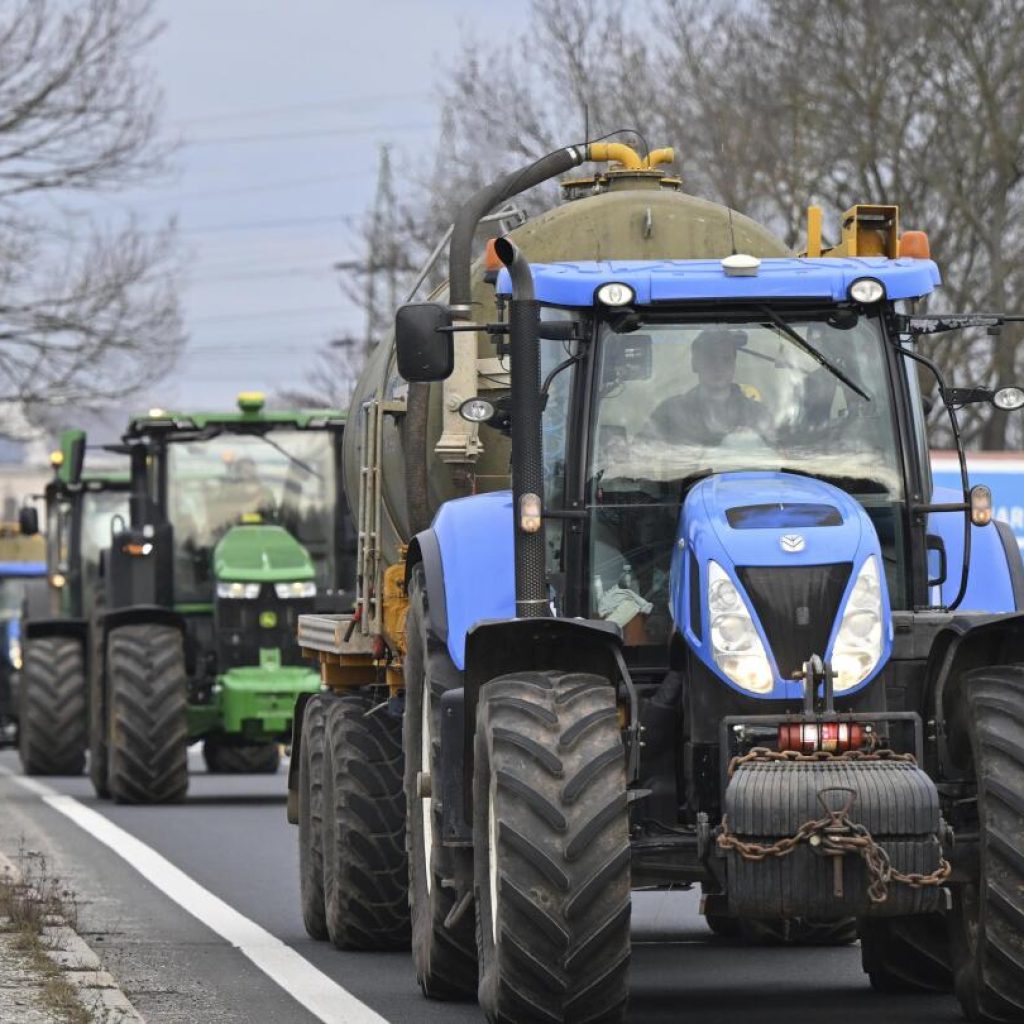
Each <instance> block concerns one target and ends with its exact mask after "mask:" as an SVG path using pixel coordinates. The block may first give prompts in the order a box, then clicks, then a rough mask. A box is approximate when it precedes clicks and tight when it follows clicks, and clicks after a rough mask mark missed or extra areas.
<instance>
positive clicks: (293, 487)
mask: <svg viewBox="0 0 1024 1024" xmlns="http://www.w3.org/2000/svg"><path fill="white" fill-rule="evenodd" d="M335 490H336V485H335V473H334V434H333V433H332V432H330V431H309V430H289V429H283V430H274V431H271V432H270V433H269V434H268V435H267V437H266V438H263V437H260V436H258V435H255V434H253V435H238V434H223V435H220V436H218V437H214V438H211V439H210V440H205V441H192V442H181V443H176V444H171V445H169V446H168V455H167V499H168V500H167V509H168V516H169V518H170V521H171V524H172V525H173V527H174V536H175V544H174V549H175V558H176V562H175V576H174V579H175V600H176V601H178V602H188V601H209V600H210V597H211V592H212V586H213V577H212V554H213V548H214V546H215V545H216V543H217V541H218V540H220V538H221V537H223V536H224V534H225V533H227V531H228V530H229V529H230V528H231V527H232V526H234V525H236V524H238V523H242V522H263V523H274V524H277V525H280V526H283V527H284V528H285V529H287V530H288V531H289V532H290V533H291V534H292V536H294V537H295V538H296V539H297V540H298V541H299V543H301V544H302V545H303V546H304V547H305V548H306V550H307V551H308V552H309V555H310V557H311V558H312V559H313V563H314V565H315V567H316V573H317V585H318V588H319V589H321V590H325V589H328V588H332V587H333V580H334V555H333V551H332V547H333V545H332V544H331V537H332V530H333V522H334V495H335Z"/></svg>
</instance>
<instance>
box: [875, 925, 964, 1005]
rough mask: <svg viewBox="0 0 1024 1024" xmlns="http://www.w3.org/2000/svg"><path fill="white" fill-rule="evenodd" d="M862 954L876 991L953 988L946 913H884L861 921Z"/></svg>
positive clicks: (919, 990) (934, 990) (920, 990)
mask: <svg viewBox="0 0 1024 1024" xmlns="http://www.w3.org/2000/svg"><path fill="white" fill-rule="evenodd" d="M858 931H859V934H860V957H861V963H862V965H863V967H864V972H865V973H866V974H867V976H868V979H869V980H870V982H871V987H872V988H873V989H874V990H875V991H876V992H885V993H890V994H896V993H900V992H952V991H953V968H952V965H951V963H950V948H949V933H948V928H947V925H946V919H945V916H944V915H942V914H923V915H921V916H919V917H881V918H871V919H868V920H863V921H861V922H860V926H859V929H858Z"/></svg>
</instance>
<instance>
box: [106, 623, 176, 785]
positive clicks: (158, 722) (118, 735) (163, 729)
mask: <svg viewBox="0 0 1024 1024" xmlns="http://www.w3.org/2000/svg"><path fill="white" fill-rule="evenodd" d="M107 645H108V655H107V697H108V701H109V705H108V710H109V716H108V717H109V725H110V731H109V734H108V758H109V785H110V794H111V796H112V797H113V798H114V799H115V800H116V801H117V802H118V803H131V804H161V803H173V802H176V801H179V800H182V799H184V796H185V793H186V791H187V790H188V706H187V700H188V695H187V678H186V675H185V652H184V646H183V644H182V636H181V633H180V632H179V631H178V630H177V629H175V628H174V627H173V626H158V625H132V626H118V627H117V628H116V629H112V630H111V631H110V632H109V634H108V640H107Z"/></svg>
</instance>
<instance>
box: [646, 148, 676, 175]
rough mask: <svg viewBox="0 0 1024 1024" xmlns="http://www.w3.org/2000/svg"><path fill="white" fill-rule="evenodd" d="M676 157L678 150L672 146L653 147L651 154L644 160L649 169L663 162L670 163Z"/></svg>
mask: <svg viewBox="0 0 1024 1024" xmlns="http://www.w3.org/2000/svg"><path fill="white" fill-rule="evenodd" d="M675 158H676V151H675V150H674V149H673V148H672V147H671V146H665V147H664V148H662V149H652V150H651V152H650V155H649V156H648V157H647V159H646V160H645V161H644V167H645V168H646V169H647V170H654V168H655V167H658V166H660V165H661V164H670V163H672V162H673V161H674V160H675Z"/></svg>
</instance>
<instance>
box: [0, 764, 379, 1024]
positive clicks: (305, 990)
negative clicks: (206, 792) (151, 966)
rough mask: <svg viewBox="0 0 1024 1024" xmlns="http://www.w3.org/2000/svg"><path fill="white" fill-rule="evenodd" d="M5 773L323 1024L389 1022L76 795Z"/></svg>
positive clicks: (0, 768) (2, 771)
mask: <svg viewBox="0 0 1024 1024" xmlns="http://www.w3.org/2000/svg"><path fill="white" fill-rule="evenodd" d="M0 775H6V776H7V777H8V778H10V779H11V780H12V781H14V782H16V783H17V784H18V785H19V786H21V787H22V788H24V789H27V790H28V791H29V792H30V793H35V794H36V796H39V797H41V798H42V800H43V802H44V803H45V804H47V805H48V806H49V807H52V808H53V809H54V810H55V811H59V812H60V813H61V814H63V815H64V816H65V817H66V818H70V819H71V821H73V822H74V823H75V824H76V825H78V827H79V828H81V829H84V830H85V831H86V832H88V833H89V835H91V836H92V837H93V838H94V839H97V840H99V841H100V842H101V843H103V844H104V846H109V847H110V849H111V850H113V851H114V852H115V853H116V854H117V855H118V856H120V857H123V858H124V860H125V861H127V863H128V864H130V865H131V866H132V867H133V868H135V870H136V871H138V872H139V874H140V875H142V877H143V878H145V879H146V881H148V882H150V883H151V884H152V885H155V886H156V887H157V888H158V889H159V890H160V891H161V892H162V893H163V894H164V895H165V896H167V897H168V898H170V899H172V900H173V901H174V902H175V903H177V904H178V906H179V907H181V908H182V909H184V910H186V911H188V913H190V914H191V915H192V916H193V917H194V918H196V920H198V921H200V922H201V923H202V924H204V925H206V927H207V928H210V929H211V930H213V931H214V932H216V933H217V934H218V935H219V936H220V937H221V938H222V939H224V940H225V941H226V942H229V943H230V944H231V945H232V946H234V947H235V948H237V949H238V951H239V952H240V953H242V954H243V955H244V956H246V957H248V958H249V960H251V961H252V962H253V963H254V964H255V965H256V966H257V967H258V968H259V969H260V970H261V971H263V973H264V974H266V975H267V976H268V977H269V978H270V979H271V980H272V981H274V982H275V983H276V984H278V985H280V986H281V988H283V989H284V990H285V992H287V993H288V994H289V995H290V996H291V997H292V998H293V999H295V1000H296V1001H297V1002H299V1003H301V1004H302V1005H303V1006H304V1007H305V1008H306V1009H307V1010H309V1012H310V1013H311V1014H313V1016H314V1017H316V1019H317V1020H319V1021H322V1022H323V1024H387V1021H386V1020H385V1018H383V1017H381V1016H380V1015H379V1014H378V1013H376V1012H375V1011H374V1010H372V1009H370V1007H369V1006H367V1005H366V1004H365V1003H363V1002H361V1001H360V1000H359V999H357V998H356V997H355V996H354V995H352V993H351V992H349V991H348V990H347V989H345V988H342V986H341V985H339V984H338V983H337V982H336V981H333V980H332V979H331V978H329V977H328V976H327V975H326V974H324V973H323V972H322V971H319V970H317V968H316V967H314V966H313V965H312V964H311V963H310V962H309V961H308V960H307V959H306V958H305V957H303V956H301V955H300V954H298V953H296V952H295V950H294V949H292V948H291V947H290V946H288V945H286V944H285V943H284V942H282V941H281V940H280V939H279V938H277V937H276V936H274V935H271V934H270V932H268V931H267V930H266V929H264V928H261V927H260V926H259V925H258V924H256V922H255V921H250V920H249V918H247V917H244V916H243V915H242V914H240V913H239V912H238V911H237V910H235V909H234V907H232V906H230V905H228V904H227V903H225V902H224V901H223V900H222V899H221V898H220V897H219V896H215V895H214V894H213V893H212V892H210V891H209V890H208V889H204V888H203V887H202V886H201V885H200V884H199V883H198V882H196V881H194V880H193V879H192V878H190V877H189V876H188V875H186V874H185V872H184V871H182V870H181V869H180V868H177V867H175V866H174V865H173V864H172V863H171V862H170V861H169V860H167V858H166V857H163V856H161V855H160V854H159V853H157V852H156V850H154V849H153V848H152V847H150V846H147V845H146V844H145V843H143V842H141V841H140V840H138V839H136V838H135V836H133V835H132V834H131V833H130V832H126V831H125V830H124V829H123V828H120V827H119V826H118V825H115V824H114V823H113V822H112V821H111V820H110V819H109V818H107V817H104V815H102V814H100V813H98V812H97V811H94V810H93V809H92V808H91V807H86V806H85V804H81V803H79V802H78V801H77V800H76V799H75V798H74V797H71V796H66V795H65V794H63V793H58V792H57V791H56V790H55V789H51V788H50V787H49V786H47V785H44V784H43V783H41V782H37V781H36V780H35V779H28V778H25V777H24V776H22V775H17V774H15V773H14V772H12V771H10V770H9V769H7V768H5V767H4V766H2V765H0Z"/></svg>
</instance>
